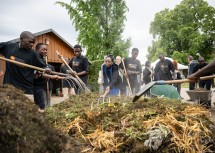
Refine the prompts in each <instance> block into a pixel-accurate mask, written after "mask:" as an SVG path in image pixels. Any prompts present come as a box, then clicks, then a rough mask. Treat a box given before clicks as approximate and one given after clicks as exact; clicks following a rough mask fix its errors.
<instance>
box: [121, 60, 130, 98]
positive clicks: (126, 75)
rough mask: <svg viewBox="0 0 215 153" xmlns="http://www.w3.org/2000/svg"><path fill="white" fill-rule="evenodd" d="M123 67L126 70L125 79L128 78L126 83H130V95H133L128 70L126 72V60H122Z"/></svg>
mask: <svg viewBox="0 0 215 153" xmlns="http://www.w3.org/2000/svg"><path fill="white" fill-rule="evenodd" d="M122 65H123V68H124V70H125V77H126V81H127V83H128V87H129V91H130V95H132V90H131V85H130V82H129V78H128V73H127V70H126V68H125V63H124V58H123V59H122Z"/></svg>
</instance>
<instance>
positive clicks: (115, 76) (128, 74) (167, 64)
mask: <svg viewBox="0 0 215 153" xmlns="http://www.w3.org/2000/svg"><path fill="white" fill-rule="evenodd" d="M138 53H139V51H138V49H137V48H134V49H132V53H131V54H132V56H131V57H128V58H126V59H122V60H121V57H120V56H117V57H116V59H115V63H114V56H113V55H108V56H106V57H105V62H104V64H102V66H101V71H100V74H99V79H98V83H99V84H100V87H101V89H100V91H101V92H104V94H103V97H105V96H106V95H107V94H108V93H109V95H119V94H120V95H128V93H129V92H130V93H131V94H135V93H137V92H138V91H139V90H140V86H141V85H143V84H145V85H146V84H148V83H150V82H151V81H152V80H154V81H159V80H180V79H183V78H182V76H183V75H182V72H181V71H180V70H179V67H178V62H177V60H173V61H170V60H169V59H166V58H165V56H164V55H163V54H160V55H159V56H158V58H159V62H158V63H157V64H156V66H155V68H154V69H153V68H152V67H151V63H150V61H146V62H145V68H144V69H143V71H142V66H141V64H140V61H139V60H137V59H136V58H137V56H138ZM187 62H188V79H189V78H190V77H189V76H192V74H193V73H197V72H199V71H200V70H201V69H202V68H203V67H205V66H206V65H207V63H205V62H204V58H203V57H201V56H200V57H199V58H198V62H197V61H194V60H193V57H192V56H190V55H189V56H188V57H187ZM141 73H142V75H141ZM212 74H213V73H212V72H208V73H205V74H204V75H202V76H209V75H212ZM141 76H142V79H140V77H141ZM140 80H141V81H140ZM211 83H212V79H208V80H200V81H199V83H198V84H199V87H200V88H206V89H207V90H210V89H211ZM196 85H197V84H196V83H195V81H194V82H190V83H189V90H194V89H195V88H196ZM173 86H175V88H176V89H177V91H178V93H179V95H180V93H181V84H180V83H175V84H173ZM129 88H130V89H129ZM126 89H127V90H126ZM147 95H149V94H147Z"/></svg>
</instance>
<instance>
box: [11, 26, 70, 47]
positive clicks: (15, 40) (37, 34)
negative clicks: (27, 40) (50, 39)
mask: <svg viewBox="0 0 215 153" xmlns="http://www.w3.org/2000/svg"><path fill="white" fill-rule="evenodd" d="M49 32H52V33H53V34H54V35H56V36H57V37H58V38H60V39H61V40H62V41H63V42H65V43H66V44H67V45H68V46H69V47H71V48H73V46H72V45H71V44H70V43H68V42H67V41H66V40H65V39H64V38H62V37H61V36H60V35H59V34H58V33H57V32H55V31H54V30H53V29H48V30H44V31H40V32H37V33H34V36H35V37H36V36H39V35H43V34H46V33H49ZM19 41H20V38H17V39H13V40H10V42H12V43H17V42H19Z"/></svg>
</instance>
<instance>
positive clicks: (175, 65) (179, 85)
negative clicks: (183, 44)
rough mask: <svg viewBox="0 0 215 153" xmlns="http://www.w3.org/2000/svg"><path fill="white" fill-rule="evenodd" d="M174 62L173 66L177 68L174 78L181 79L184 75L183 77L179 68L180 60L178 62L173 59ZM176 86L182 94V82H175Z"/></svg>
mask: <svg viewBox="0 0 215 153" xmlns="http://www.w3.org/2000/svg"><path fill="white" fill-rule="evenodd" d="M172 64H173V66H174V68H175V76H174V79H175V80H181V79H182V77H181V73H180V71H179V69H178V62H177V61H176V60H173V61H172ZM174 86H175V87H176V89H177V91H178V93H179V95H180V94H181V83H177V84H174Z"/></svg>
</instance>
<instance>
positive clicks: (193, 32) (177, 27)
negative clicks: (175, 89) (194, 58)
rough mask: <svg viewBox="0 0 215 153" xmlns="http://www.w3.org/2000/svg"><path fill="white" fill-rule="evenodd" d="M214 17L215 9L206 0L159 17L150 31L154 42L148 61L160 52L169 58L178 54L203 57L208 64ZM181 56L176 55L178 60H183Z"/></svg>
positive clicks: (188, 3) (185, 0)
mask: <svg viewBox="0 0 215 153" xmlns="http://www.w3.org/2000/svg"><path fill="white" fill-rule="evenodd" d="M214 14H215V9H214V8H213V7H211V6H209V5H208V3H207V2H205V1H204V0H183V1H182V2H181V3H180V4H179V5H177V6H176V7H175V8H174V9H173V10H169V9H165V10H163V11H161V12H159V13H157V14H156V15H155V18H154V21H153V22H152V23H151V27H150V33H151V34H152V35H153V38H154V40H153V43H152V46H151V47H149V49H148V56H147V57H148V58H149V60H151V59H153V58H155V57H154V56H155V55H156V54H155V53H157V52H159V50H163V52H166V54H167V55H168V56H170V57H172V56H173V53H174V51H177V52H178V53H179V54H180V53H181V55H188V54H190V55H196V53H200V54H201V55H202V56H203V57H205V58H206V59H207V60H209V59H211V58H212V53H213V51H214V49H213V41H214V40H215V17H214ZM158 42H159V43H158ZM178 53H175V54H174V57H175V58H176V57H182V58H183V57H184V56H178V55H179V54H178ZM182 61H184V60H182Z"/></svg>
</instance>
